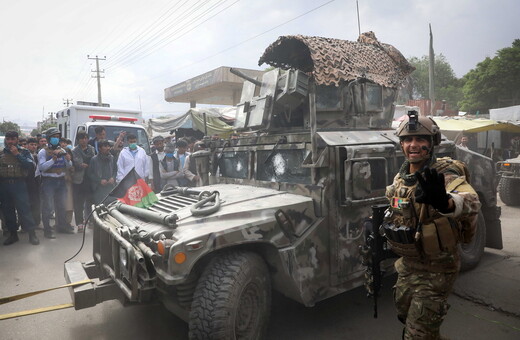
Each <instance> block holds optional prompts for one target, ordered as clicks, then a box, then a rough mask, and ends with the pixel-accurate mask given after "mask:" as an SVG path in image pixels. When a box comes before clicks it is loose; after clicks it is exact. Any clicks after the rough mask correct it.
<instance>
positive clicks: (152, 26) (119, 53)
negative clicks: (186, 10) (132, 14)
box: [107, 0, 188, 67]
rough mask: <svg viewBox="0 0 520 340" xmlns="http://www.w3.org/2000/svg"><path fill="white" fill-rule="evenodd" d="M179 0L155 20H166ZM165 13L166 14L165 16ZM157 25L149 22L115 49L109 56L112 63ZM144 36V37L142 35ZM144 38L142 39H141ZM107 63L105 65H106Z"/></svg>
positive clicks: (160, 21) (161, 21)
mask: <svg viewBox="0 0 520 340" xmlns="http://www.w3.org/2000/svg"><path fill="white" fill-rule="evenodd" d="M187 1H188V0H185V1H184V3H186V2H187ZM180 2H181V0H179V1H177V2H176V3H175V4H174V5H173V6H172V7H170V8H169V9H168V10H167V11H166V12H165V13H163V14H162V15H161V16H160V17H159V18H158V19H157V20H159V24H162V23H163V22H164V20H166V19H167V18H169V17H170V16H171V15H173V12H172V11H173V10H174V9H175V7H176V6H177V4H179V3H180ZM184 3H183V4H181V5H180V6H179V8H180V7H182V6H183V5H184ZM168 12H172V13H170V14H168ZM166 15H167V16H166ZM164 16H166V17H165V18H163V17H164ZM157 26H158V24H157V23H156V22H154V23H152V24H150V25H149V26H148V27H147V28H146V29H145V30H142V31H141V33H139V34H138V35H136V36H135V37H134V38H133V39H132V40H131V41H130V42H129V43H128V44H126V45H125V46H124V47H123V48H121V49H119V50H117V52H116V53H115V54H113V55H112V56H111V58H112V59H111V60H112V63H115V62H117V60H118V58H119V56H120V55H121V54H123V53H124V52H125V51H127V50H128V49H129V48H130V47H131V46H133V45H135V44H137V43H138V40H139V38H141V37H142V36H143V35H145V34H147V33H148V32H149V31H151V30H152V29H155V28H156V27H157ZM135 32H138V31H135ZM143 38H144V37H143ZM143 40H144V39H143ZM108 66H109V65H107V67H108Z"/></svg>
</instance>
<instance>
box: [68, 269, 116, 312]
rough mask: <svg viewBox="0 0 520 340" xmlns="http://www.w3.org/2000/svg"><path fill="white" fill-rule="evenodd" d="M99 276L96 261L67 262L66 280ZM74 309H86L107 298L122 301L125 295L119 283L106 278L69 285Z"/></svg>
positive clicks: (71, 281) (91, 278) (79, 279)
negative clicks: (84, 262)
mask: <svg viewBox="0 0 520 340" xmlns="http://www.w3.org/2000/svg"><path fill="white" fill-rule="evenodd" d="M98 277H99V275H98V272H97V267H96V265H95V264H94V263H86V264H83V263H80V262H69V263H65V280H66V281H67V283H73V282H78V281H83V280H87V279H90V280H93V279H97V278H98ZM69 292H70V295H71V298H72V303H73V304H74V309H76V310H79V309H84V308H89V307H93V306H95V305H97V304H98V303H101V302H104V301H107V300H116V299H117V300H119V301H121V302H122V303H123V302H124V300H125V295H124V294H123V292H122V291H121V289H120V288H119V287H118V286H117V284H116V283H115V282H114V281H113V280H111V279H106V280H102V281H99V282H91V283H86V284H83V285H81V286H75V287H69Z"/></svg>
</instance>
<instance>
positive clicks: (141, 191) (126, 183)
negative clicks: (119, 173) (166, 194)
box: [110, 168, 159, 208]
mask: <svg viewBox="0 0 520 340" xmlns="http://www.w3.org/2000/svg"><path fill="white" fill-rule="evenodd" d="M110 196H112V197H115V198H117V199H118V200H119V201H121V202H123V203H125V204H128V205H133V206H136V207H139V208H148V207H151V206H152V205H153V204H154V203H155V202H157V201H158V200H159V199H158V198H157V196H155V193H154V192H153V190H152V189H150V187H149V186H148V184H146V182H145V181H144V180H143V179H142V178H141V177H139V175H138V174H137V172H136V171H135V169H134V168H132V170H130V172H129V173H127V174H126V176H125V177H124V178H123V180H122V181H121V182H119V184H118V185H117V186H116V187H115V188H114V190H112V192H111V193H110Z"/></svg>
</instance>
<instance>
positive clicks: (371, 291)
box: [360, 204, 396, 319]
mask: <svg viewBox="0 0 520 340" xmlns="http://www.w3.org/2000/svg"><path fill="white" fill-rule="evenodd" d="M387 208H388V204H379V205H374V206H372V218H371V219H369V220H367V223H366V224H365V229H366V234H365V245H364V246H361V249H360V250H361V254H362V255H363V262H362V263H363V265H365V266H366V270H365V288H366V290H367V295H368V297H373V298H374V318H376V319H377V297H378V296H379V290H380V289H381V280H382V278H383V276H384V271H382V270H381V261H383V260H385V259H388V258H392V257H396V255H395V254H394V253H393V252H392V251H391V250H389V249H388V246H387V243H386V238H385V237H384V236H383V235H382V234H381V233H380V232H379V228H380V226H381V225H382V224H383V217H384V214H385V210H386V209H387Z"/></svg>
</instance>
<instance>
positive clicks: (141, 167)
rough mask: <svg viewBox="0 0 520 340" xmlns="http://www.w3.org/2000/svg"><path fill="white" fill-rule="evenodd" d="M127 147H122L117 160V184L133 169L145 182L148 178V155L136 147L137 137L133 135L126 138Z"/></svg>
mask: <svg viewBox="0 0 520 340" xmlns="http://www.w3.org/2000/svg"><path fill="white" fill-rule="evenodd" d="M126 140H127V142H128V146H126V147H124V148H123V150H121V153H120V154H119V158H118V159H117V177H116V181H117V182H118V183H119V182H121V180H122V179H123V178H124V177H125V176H126V174H127V173H129V172H130V170H132V168H135V171H136V172H137V174H138V175H139V177H141V178H142V179H144V180H145V181H146V180H147V178H148V155H147V154H146V151H144V149H143V148H142V147H140V146H139V145H137V137H136V136H135V135H134V134H128V135H127V136H126Z"/></svg>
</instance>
